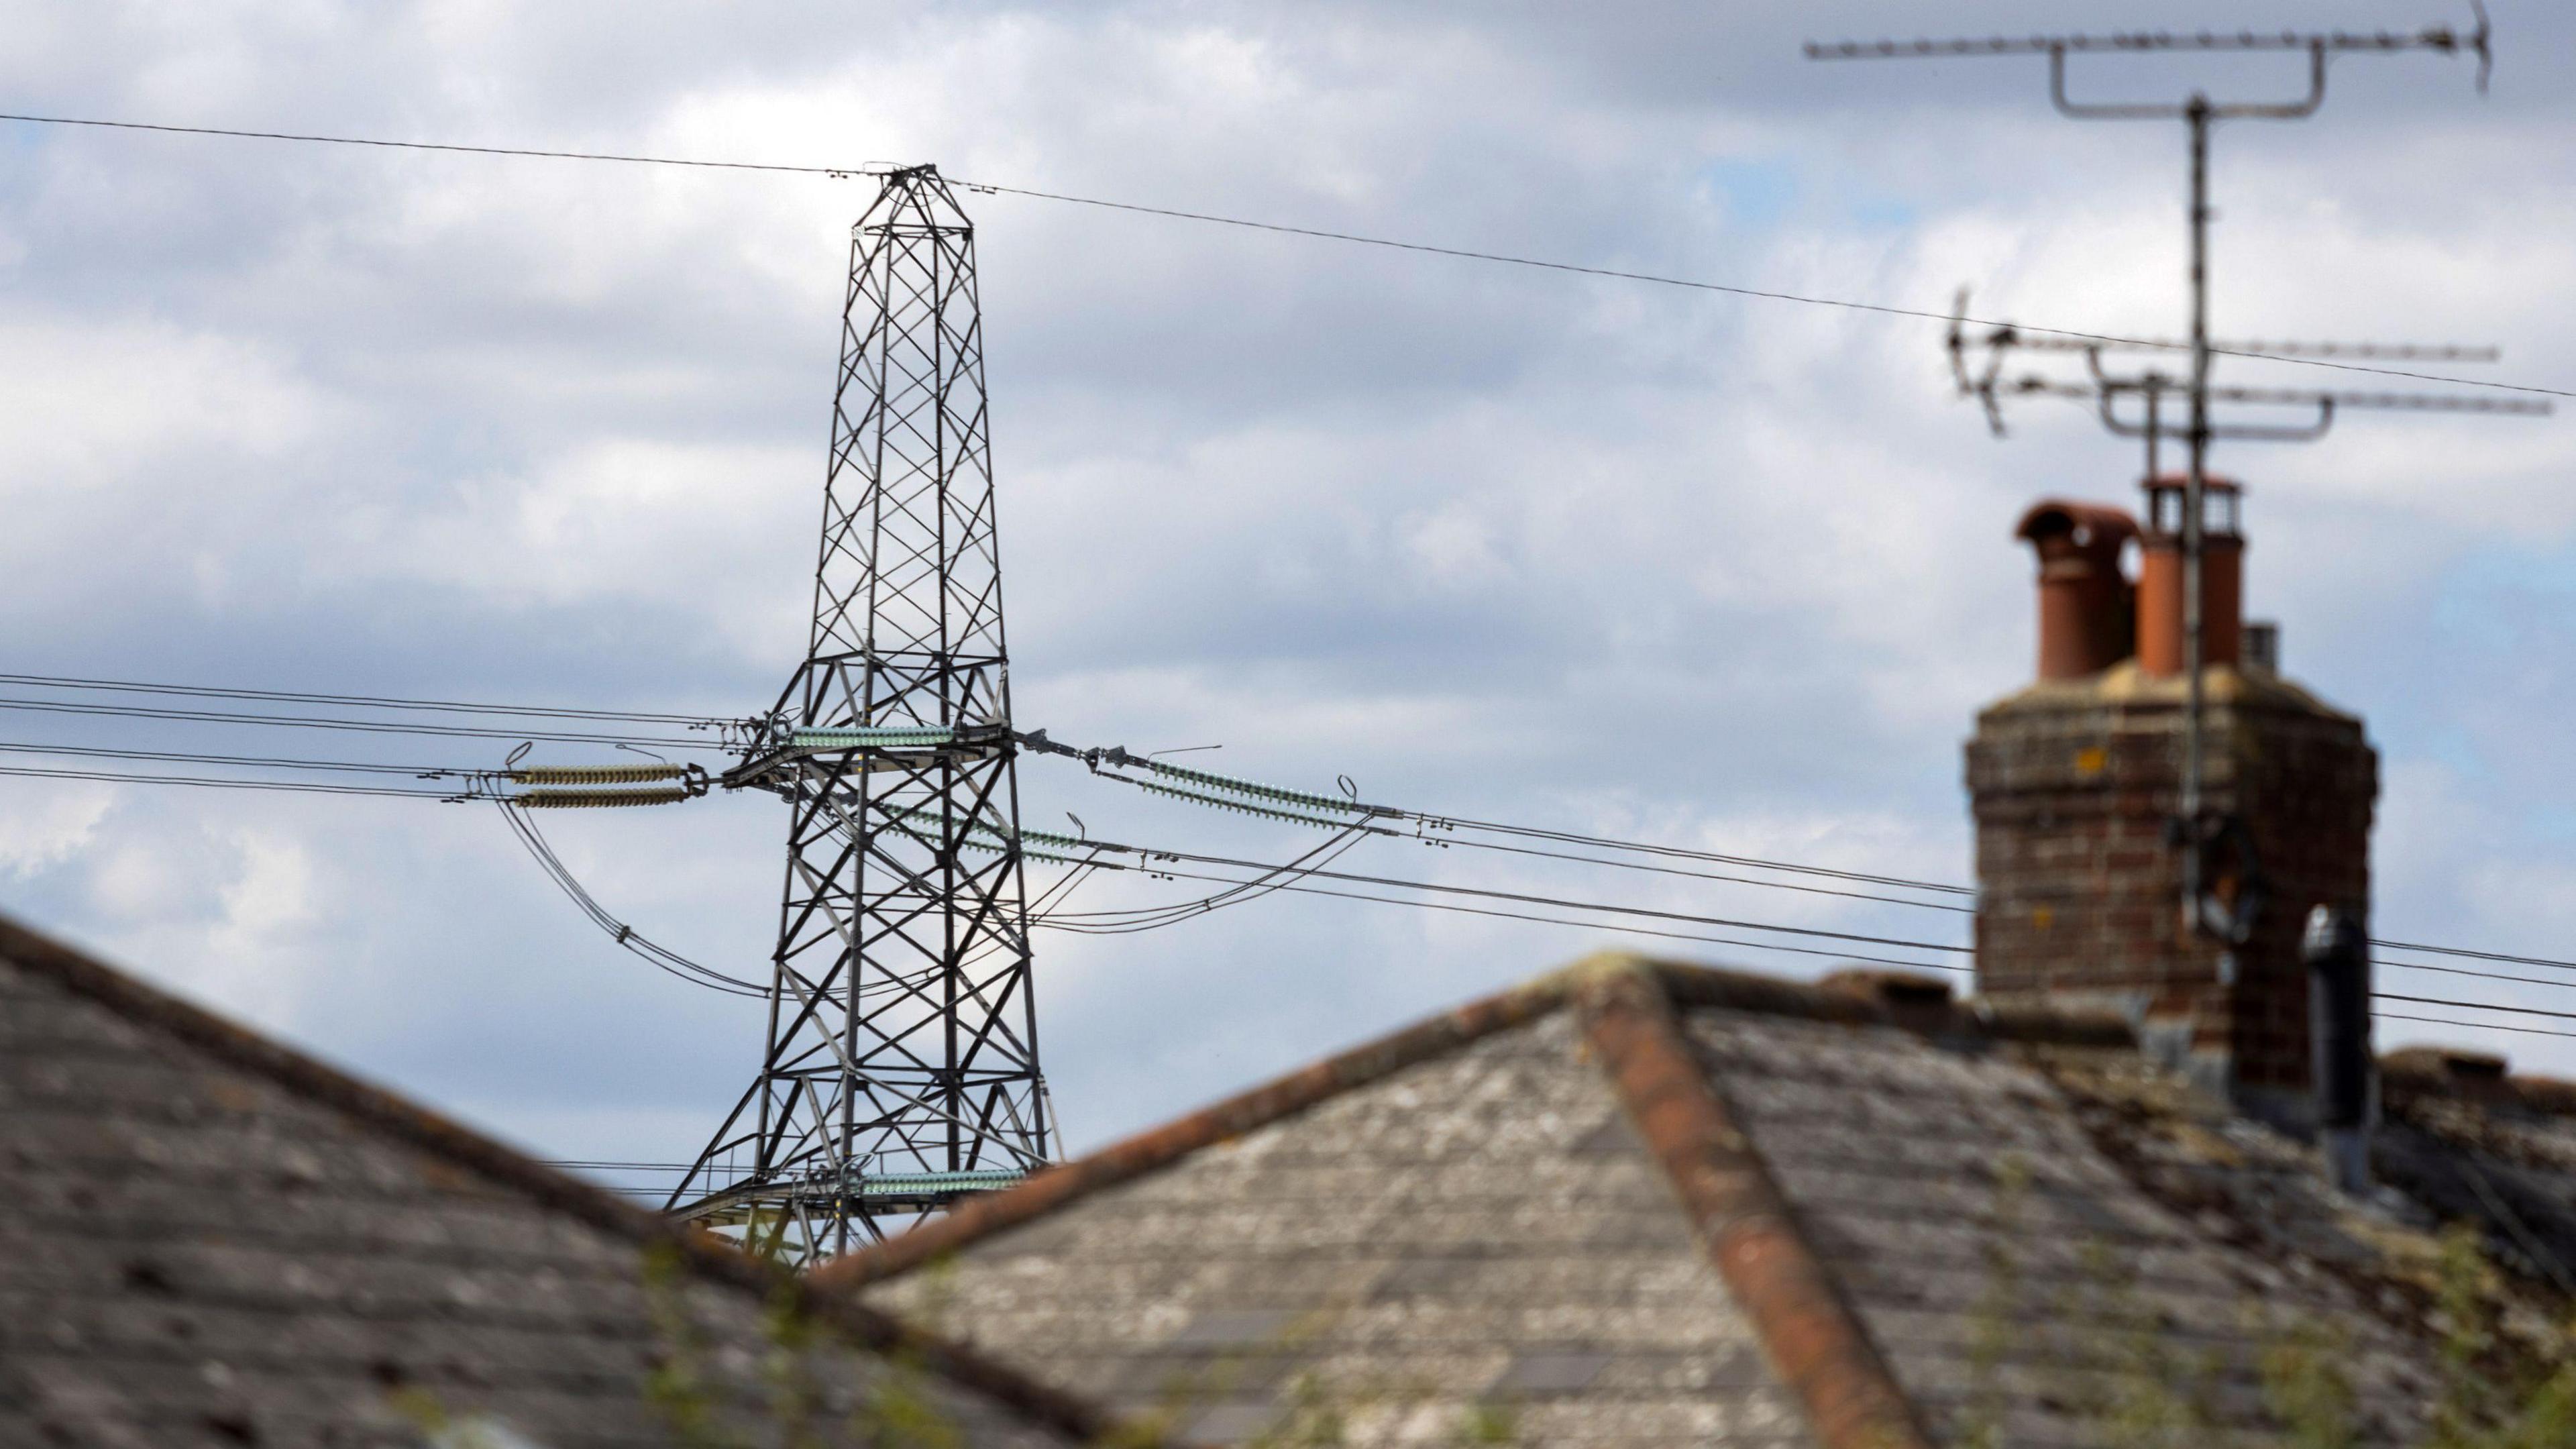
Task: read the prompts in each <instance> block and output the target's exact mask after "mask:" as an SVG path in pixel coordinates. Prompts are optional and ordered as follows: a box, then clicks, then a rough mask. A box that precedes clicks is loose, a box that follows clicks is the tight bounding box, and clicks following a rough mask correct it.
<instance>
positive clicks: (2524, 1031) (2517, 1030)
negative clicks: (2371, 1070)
mask: <svg viewBox="0 0 2576 1449" xmlns="http://www.w3.org/2000/svg"><path fill="white" fill-rule="evenodd" d="M2376 1015H2377V1016H2378V1017H2379V1019H2380V1020H2382V1021H2421V1022H2426V1023H2429V1024H2431V1025H2433V1026H2465V1027H2470V1028H2472V1029H2474V1030H2477V1031H2509V1032H2512V1033H2513V1034H2514V1035H2516V1036H2563V1037H2576V1031H2552V1030H2551V1029H2549V1028H2548V1027H2545V1026H2504V1025H2500V1024H2498V1023H2496V1022H2492V1021H2455V1020H2453V1019H2451V1018H2449V1017H2443V1016H2409V1015H2407V1014H2405V1013H2404V1012H2398V1011H2382V1012H2378V1013H2376Z"/></svg>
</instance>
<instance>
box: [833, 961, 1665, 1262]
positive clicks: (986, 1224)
mask: <svg viewBox="0 0 2576 1449" xmlns="http://www.w3.org/2000/svg"><path fill="white" fill-rule="evenodd" d="M1623 964H1625V965H1627V967H1628V969H1631V970H1634V969H1637V968H1638V967H1639V966H1641V965H1642V963H1641V962H1638V960H1637V958H1635V957H1629V956H1623V955H1620V954H1618V953H1612V952H1605V953H1602V954H1600V955H1596V956H1587V957H1585V958H1584V959H1582V960H1580V961H1577V962H1576V963H1575V964H1573V965H1572V966H1568V967H1565V968H1563V969H1562V970H1558V971H1554V972H1551V973H1549V974H1548V975H1545V976H1542V977H1540V978H1539V979H1538V980H1536V981H1531V982H1527V983H1524V984H1522V985H1520V986H1515V987H1512V988H1510V989H1508V990H1504V991H1499V992H1496V993H1494V994H1493V995H1490V996H1484V997H1479V998H1477V999H1476V1000H1474V1001H1470V1002H1468V1003H1467V1004H1466V1005H1464V1006H1458V1007H1452V1008H1450V1009H1449V1010H1447V1011H1443V1012H1440V1013H1437V1014H1436V1015H1433V1016H1429V1017H1425V1018H1423V1019H1421V1020H1419V1021H1416V1022H1414V1023H1413V1024H1412V1025H1411V1026H1406V1027H1400V1028H1398V1029H1397V1030H1395V1031H1392V1032H1389V1033H1387V1034H1386V1035H1384V1036H1379V1037H1374V1038H1371V1039H1370V1040H1368V1041H1365V1042H1362V1043H1360V1044H1359V1045H1358V1046H1355V1047H1349V1048H1346V1049H1344V1050H1342V1051H1339V1052H1336V1053H1334V1054H1333V1055H1331V1056H1328V1057H1325V1058H1324V1059H1323V1060H1321V1061H1318V1062H1315V1063H1313V1064H1311V1065H1308V1066H1304V1067H1300V1068H1297V1069H1296V1070H1294V1071H1291V1072H1287V1073H1284V1074H1282V1075H1280V1076H1277V1077H1273V1078H1271V1079H1270V1080H1269V1081H1267V1082H1264V1083H1262V1084H1261V1085H1259V1086H1256V1087H1253V1088H1251V1089H1250V1090H1248V1091H1243V1092H1238V1093H1236V1094H1235V1095H1233V1096H1231V1097H1227V1098H1224V1099H1223V1100H1221V1101H1217V1102H1214V1103H1212V1104H1210V1105H1208V1106H1206V1107H1202V1108H1200V1109H1199V1110H1198V1111H1195V1112H1191V1113H1188V1114H1187V1115H1184V1116H1181V1117H1176V1118H1174V1119H1172V1120H1171V1121H1169V1122H1166V1123H1164V1124H1163V1125H1162V1126H1160V1127H1152V1128H1148V1129H1146V1130H1145V1131H1143V1132H1139V1133H1137V1134H1135V1135H1133V1136H1131V1137H1127V1138H1124V1139H1122V1140H1120V1141H1118V1142H1114V1143H1112V1144H1110V1145H1109V1146H1107V1147H1104V1148H1101V1149H1100V1150H1099V1151H1097V1152H1093V1153H1090V1154H1088V1155H1086V1156H1083V1157H1079V1158H1076V1159H1074V1160H1073V1161H1071V1162H1064V1163H1058V1164H1056V1165H1055V1166H1053V1167H1048V1168H1044V1169H1041V1170H1040V1171H1038V1172H1036V1173H1033V1174H1031V1175H1030V1176H1029V1177H1028V1178H1027V1179H1026V1180H1025V1181H1023V1182H1020V1183H1018V1184H1017V1185H1015V1186H1012V1187H1008V1188H1005V1189H1003V1190H1002V1191H1000V1192H997V1193H994V1194H992V1195H991V1196H989V1197H978V1198H972V1199H969V1200H968V1201H967V1202H966V1203H964V1204H963V1205H961V1206H959V1207H957V1208H955V1209H954V1210H952V1211H950V1212H949V1213H948V1214H947V1215H946V1216H945V1217H940V1218H934V1219H932V1220H931V1221H929V1222H926V1223H923V1224H921V1225H919V1226H917V1227H914V1228H912V1229H910V1230H909V1231H906V1232H903V1233H899V1234H897V1235H895V1236H894V1237H891V1238H888V1239H886V1240H884V1241H883V1242H877V1243H870V1244H869V1245H868V1246H866V1247H864V1248H861V1249H859V1250H858V1251H856V1252H853V1253H849V1254H846V1255H844V1256H842V1257H839V1258H836V1259H834V1260H832V1261H831V1262H829V1263H826V1264H824V1265H823V1266H821V1267H819V1268H817V1269H815V1270H814V1271H813V1273H812V1274H810V1275H809V1276H810V1278H811V1279H812V1281H813V1282H814V1283H815V1284H816V1285H817V1286H818V1287H822V1288H826V1289H839V1290H850V1289H856V1288H862V1287H865V1286H866V1285H868V1284H871V1283H876V1282H880V1281H882V1280H884V1279H887V1278H892V1277H895V1276H897V1275H898V1274H902V1273H906V1272H909V1271H911V1270H912V1269H914V1268H918V1267H920V1266H921V1265H922V1264H924V1263H927V1262H930V1261H931V1260H933V1259H935V1258H939V1257H942V1256H944V1255H946V1254H948V1253H952V1252H955V1251H956V1250H957V1249H959V1248H962V1247H965V1246H966V1245H968V1244H970V1243H974V1242H979V1241H981V1240H982V1239H984V1238H987V1237H990V1236H992V1235H993V1234H995V1233H1000V1232H1004V1231H1006V1230H1008V1229H1010V1228H1014V1227H1017V1226H1019V1225H1020V1224H1022V1223H1025V1222H1028V1221H1029V1220H1031V1219H1032V1218H1036V1217H1039V1216H1041V1215H1043V1214H1045V1213H1049V1212H1052V1211H1054V1210H1055V1209H1057V1208H1060V1207H1063V1206H1064V1205H1066V1204H1068V1203H1071V1202H1074V1201H1077V1200H1079V1199H1081V1198H1085V1197H1088V1196H1090V1195H1091V1194H1093V1193H1095V1192H1098V1191H1100V1190H1102V1189H1103V1188H1109V1187H1115V1186H1117V1185H1119V1184H1120V1183H1125V1182H1132V1181H1134V1180H1135V1179H1137V1178H1140V1177H1143V1176H1145V1175H1146V1174H1148V1173H1152V1172H1157V1171H1160V1170H1161V1169H1163V1168H1166V1167H1169V1166H1172V1165H1173V1164H1175V1163H1177V1162H1179V1161H1181V1160H1182V1159H1183V1158H1186V1157H1189V1156H1190V1155H1192V1154H1193V1153H1196V1152H1198V1151H1199V1150H1200V1149H1202V1148H1206V1147H1212V1146H1215V1145H1216V1144H1218V1143H1220V1142H1224V1141H1227V1140H1229V1139H1232V1138H1235V1137H1239V1136H1242V1135H1243V1134H1244V1133H1246V1132H1250V1131H1253V1130H1255V1129H1257V1128H1261V1127H1266V1126H1268V1125H1269V1124H1271V1123H1273V1122H1276V1121H1279V1120H1281V1119H1282V1118H1286V1117H1291V1116H1294V1115H1296V1114H1297V1113H1299V1112H1302V1111H1305V1110H1306V1109H1308V1108H1310V1107H1313V1106H1316V1105H1318V1104H1320V1103H1322V1102H1326V1101H1329V1100H1331V1099H1332V1098H1334V1097H1337V1096H1340V1095H1341V1094H1342V1093H1344V1092H1347V1091H1350V1090H1352V1089H1354V1088H1357V1087H1364V1086H1367V1085H1368V1084H1370V1083H1372V1082H1376V1081H1379V1080H1382V1079H1383V1078H1386V1077H1389V1076H1392V1075H1394V1074H1395V1073H1397V1072H1399V1071H1402V1070H1403V1069H1405V1068H1406V1067H1409V1066H1413V1065H1416V1064H1417V1063H1421V1062H1426V1061H1430V1060H1432V1059H1433V1058H1435V1057H1440V1056H1445V1055H1447V1054H1448V1053H1450V1052H1453V1051H1456V1050H1458V1049H1459V1048H1461V1047H1465V1046H1470V1045H1473V1044H1474V1043H1476V1042H1478V1041H1481V1040H1483V1039H1484V1038H1486V1037H1488V1036H1491V1035H1493V1034H1494V1033H1496V1032H1500V1031H1508V1030H1510V1029H1512V1028H1513V1027H1516V1026H1525V1025H1527V1024H1529V1023H1530V1022H1533V1021H1536V1020H1538V1019H1539V1018H1541V1017H1543V1016H1547V1015H1549V1014H1551V1013H1553V1012H1556V1011H1558V1010H1561V1009H1563V1008H1564V1007H1565V1006H1566V1005H1567V1004H1568V1003H1569V1002H1570V1001H1571V1000H1572V999H1573V993H1574V987H1575V983H1576V981H1577V979H1578V978H1579V977H1580V976H1581V975H1582V974H1583V973H1585V972H1589V971H1598V970H1603V969H1618V968H1619V967H1621V966H1622V965H1623Z"/></svg>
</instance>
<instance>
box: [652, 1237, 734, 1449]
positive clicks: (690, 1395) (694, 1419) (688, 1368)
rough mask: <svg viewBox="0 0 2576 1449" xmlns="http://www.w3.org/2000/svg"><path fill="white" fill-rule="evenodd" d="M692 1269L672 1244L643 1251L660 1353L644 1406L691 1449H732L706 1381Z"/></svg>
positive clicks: (703, 1346)
mask: <svg viewBox="0 0 2576 1449" xmlns="http://www.w3.org/2000/svg"><path fill="white" fill-rule="evenodd" d="M687 1273H688V1268H687V1265H686V1264H685V1263H683V1262H682V1261H681V1256H680V1250H679V1249H678V1248H677V1247H675V1246H674V1245H672V1244H670V1243H654V1244H651V1245H649V1246H647V1247H646V1248H645V1249H644V1307H645V1312H646V1314H647V1316H648V1317H649V1318H650V1319H651V1321H652V1324H653V1338H654V1341H655V1344H656V1350H655V1352H654V1355H653V1362H652V1366H651V1368H649V1369H648V1370H647V1371H646V1372H645V1375H644V1402H645V1403H646V1404H648V1405H650V1406H651V1407H652V1410H653V1412H654V1413H655V1414H657V1415H659V1416H660V1417H661V1420H662V1422H663V1423H664V1424H666V1425H668V1426H670V1430H671V1433H672V1436H673V1437H675V1438H677V1439H678V1440H679V1441H680V1443H681V1444H683V1445H684V1446H686V1449H730V1446H728V1445H727V1443H726V1441H725V1439H724V1437H723V1436H722V1434H720V1433H719V1432H718V1430H717V1428H716V1398H715V1392H714V1390H713V1389H711V1388H709V1387H708V1385H707V1381H706V1375H705V1365H706V1341H705V1336H704V1335H703V1334H702V1333H701V1332H700V1331H699V1329H698V1325H697V1322H696V1320H694V1319H692V1318H691V1317H690V1316H689V1309H688V1303H687V1301H686V1295H685V1293H684V1288H685V1285H686V1281H687Z"/></svg>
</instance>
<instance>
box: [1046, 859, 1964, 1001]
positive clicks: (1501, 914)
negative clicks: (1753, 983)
mask: <svg viewBox="0 0 2576 1449" xmlns="http://www.w3.org/2000/svg"><path fill="white" fill-rule="evenodd" d="M1160 853H1161V852H1156V854H1160ZM1098 868H1100V869H1103V870H1115V871H1124V872H1129V873H1135V874H1151V875H1156V876H1166V877H1170V878H1173V879H1177V880H1190V881H1206V882H1222V883H1226V884H1236V885H1240V884H1248V882H1241V881H1237V880H1235V878H1233V877H1231V876H1221V875H1207V874H1202V873H1198V872H1193V871H1186V870H1176V869H1173V868H1171V867H1169V866H1165V865H1160V864H1141V865H1130V864H1125V863H1122V862H1116V861H1102V862H1099V863H1098ZM1301 874H1302V873H1301ZM1268 889H1269V890H1272V891H1280V892H1284V893H1287V894H1291V895H1306V896H1330V897H1332V898H1334V899H1336V900H1346V901H1371V902H1375V903H1377V904H1379V905H1389V906H1408V907H1411V908H1413V909H1415V910H1424V911H1442V912H1446V913H1449V914H1452V915H1463V916H1485V917H1489V918H1493V919H1498V920H1506V921H1531V922H1536V923H1538V924H1541V925H1553V926H1573V927H1576V928H1578V929H1582V930H1590V931H1599V930H1611V931H1616V932H1618V933H1620V934H1622V935H1630V936H1651V937H1655V938H1657V939H1661V940H1667V941H1697V942H1703V943H1706V944H1710V945H1718V946H1736V947H1742V948H1745V949H1749V950H1755V951H1777V952H1783V953H1786V954H1788V955H1793V956H1821V957H1825V958H1828V959H1831V960H1835V961H1852V962H1862V963H1867V964H1870V965H1877V966H1903V967H1910V968H1913V969H1916V970H1923V971H1948V972H1954V973H1962V974H1964V973H1966V972H1968V971H1970V970H1971V969H1973V968H1970V967H1966V966H1953V965H1950V964H1948V963H1946V962H1940V961H1907V960H1899V959H1897V958H1895V957H1889V956H1870V955H1858V954H1854V953H1852V952H1848V951H1839V950H1832V951H1829V950H1820V949H1818V948H1816V947H1813V946H1794V945H1789V944H1786V943H1784V942H1779V941H1748V940H1743V939H1741V938H1737V937H1730V936H1711V935H1705V934H1701V933H1699V932H1693V931H1673V930H1665V929H1661V928H1658V927H1652V926H1635V925H1608V924H1605V923H1603V922H1601V921H1591V920H1581V919H1577V918H1574V917H1568V916H1548V915H1538V914H1534V913H1531V912H1526V911H1505V910H1497V909H1494V908H1492V907H1489V906H1467V905H1459V904H1456V903H1455V902H1449V901H1424V900H1412V899H1408V898H1406V897H1403V896H1381V895H1371V894H1369V893H1367V892H1365V891H1347V890H1334V889H1332V888H1330V887H1326V886H1314V885H1291V884H1287V883H1285V882H1281V883H1278V884H1274V885H1271V886H1270V887H1269V888H1268ZM1196 914H1197V913H1193V914H1192V915H1191V916H1189V917H1183V918H1182V919H1194V918H1195V915H1196ZM1037 924H1038V925H1040V926H1043V927H1047V928H1050V929H1055V930H1068V929H1075V928H1074V927H1071V926H1068V925H1067V924H1065V923H1064V922H1062V921H1060V920H1056V919H1049V920H1045V921H1040V922H1037ZM1757 929H1760V928H1759V927H1757ZM1932 949H1935V950H1940V949H1945V948H1941V947H1934V948H1932Z"/></svg>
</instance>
